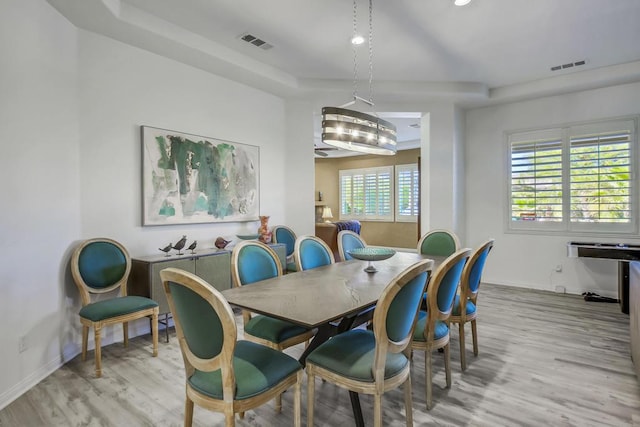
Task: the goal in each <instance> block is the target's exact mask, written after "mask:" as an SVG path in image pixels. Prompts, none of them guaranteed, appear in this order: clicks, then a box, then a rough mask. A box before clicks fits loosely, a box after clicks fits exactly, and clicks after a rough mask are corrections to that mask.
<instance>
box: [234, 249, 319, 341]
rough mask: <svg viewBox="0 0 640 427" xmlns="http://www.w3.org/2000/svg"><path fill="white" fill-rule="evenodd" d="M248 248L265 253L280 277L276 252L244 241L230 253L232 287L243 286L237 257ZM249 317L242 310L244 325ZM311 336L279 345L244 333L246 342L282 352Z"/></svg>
mask: <svg viewBox="0 0 640 427" xmlns="http://www.w3.org/2000/svg"><path fill="white" fill-rule="evenodd" d="M248 246H258V247H260V248H261V249H262V250H264V251H265V252H266V253H268V254H269V255H270V256H271V258H273V262H274V263H275V265H276V268H277V271H278V277H279V276H282V264H281V263H280V259H279V258H278V254H276V252H275V251H274V250H273V249H271V248H270V247H269V246H268V245H266V244H264V243H262V242H259V241H257V240H244V241H242V242H240V243H238V244H237V245H236V246H235V247H234V248H233V252H232V253H231V277H232V279H233V286H234V287H240V286H243V285H244V284H243V283H242V281H241V280H240V272H239V271H238V257H239V256H240V252H241V251H242V249H243V248H246V247H248ZM251 317H252V313H251V312H250V311H248V310H242V320H243V322H244V324H245V325H246V324H247V323H249V321H250V320H251ZM313 334H314V331H309V332H307V333H305V334H300V335H296V336H295V337H291V338H289V339H288V340H285V341H282V342H280V343H275V342H273V341H269V340H265V339H263V338H260V337H255V336H253V335H251V334H249V333H247V331H245V332H244V336H245V338H246V339H247V340H249V341H253V342H255V343H258V344H262V345H265V346H267V347H271V348H273V349H275V350H278V351H282V350H284V349H286V348H289V347H291V346H294V345H297V344H300V343H303V342H305V343H306V342H308V341H309V340H310V339H311V338H312V337H313Z"/></svg>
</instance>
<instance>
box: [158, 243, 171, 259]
mask: <svg viewBox="0 0 640 427" xmlns="http://www.w3.org/2000/svg"><path fill="white" fill-rule="evenodd" d="M172 247H173V245H171V243H169V244H168V245H167V246H165V247H164V248H158V249H160V250H161V251H162V252H164V253H165V255H164V256H171V254H170V253H169V251H170V250H171V248H172Z"/></svg>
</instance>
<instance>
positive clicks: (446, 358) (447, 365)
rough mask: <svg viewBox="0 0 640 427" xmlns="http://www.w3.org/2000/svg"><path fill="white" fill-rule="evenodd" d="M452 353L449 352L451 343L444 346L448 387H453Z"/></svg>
mask: <svg viewBox="0 0 640 427" xmlns="http://www.w3.org/2000/svg"><path fill="white" fill-rule="evenodd" d="M450 356H451V355H450V354H449V343H447V345H445V346H444V373H445V376H446V378H447V388H451V357H450Z"/></svg>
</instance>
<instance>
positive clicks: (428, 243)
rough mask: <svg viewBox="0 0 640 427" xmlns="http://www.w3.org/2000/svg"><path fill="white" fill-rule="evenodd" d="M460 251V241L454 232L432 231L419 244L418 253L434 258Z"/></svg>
mask: <svg viewBox="0 0 640 427" xmlns="http://www.w3.org/2000/svg"><path fill="white" fill-rule="evenodd" d="M458 249H460V239H458V236H456V235H455V233H454V232H453V231H449V230H431V231H429V232H428V233H427V234H425V235H424V236H422V238H421V239H420V241H419V242H418V253H420V254H425V255H434V256H449V255H451V254H452V253H454V252H455V251H457V250H458Z"/></svg>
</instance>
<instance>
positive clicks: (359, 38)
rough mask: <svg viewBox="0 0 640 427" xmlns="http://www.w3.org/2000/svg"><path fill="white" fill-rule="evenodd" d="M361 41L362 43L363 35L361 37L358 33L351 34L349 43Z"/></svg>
mask: <svg viewBox="0 0 640 427" xmlns="http://www.w3.org/2000/svg"><path fill="white" fill-rule="evenodd" d="M362 43H364V37H362V36H361V35H359V34H356V35H355V36H353V37H352V38H351V44H355V45H356V46H357V45H359V44H362Z"/></svg>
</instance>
